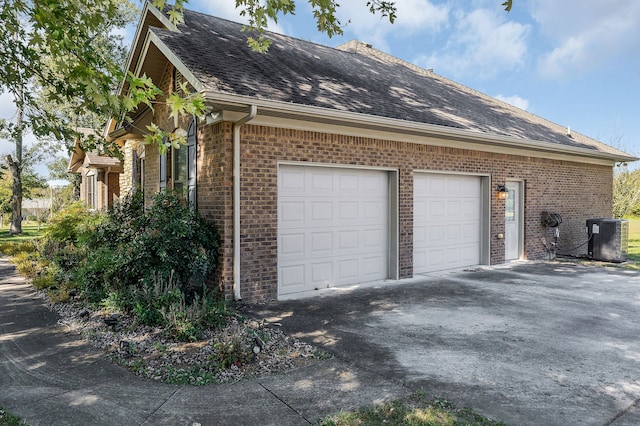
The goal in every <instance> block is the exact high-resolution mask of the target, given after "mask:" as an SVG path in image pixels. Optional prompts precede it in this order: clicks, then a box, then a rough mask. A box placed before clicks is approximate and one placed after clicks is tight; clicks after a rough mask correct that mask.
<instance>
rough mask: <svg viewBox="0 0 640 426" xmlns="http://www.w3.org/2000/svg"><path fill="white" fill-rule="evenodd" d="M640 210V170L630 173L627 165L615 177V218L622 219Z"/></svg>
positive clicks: (621, 167) (620, 168)
mask: <svg viewBox="0 0 640 426" xmlns="http://www.w3.org/2000/svg"><path fill="white" fill-rule="evenodd" d="M639 209H640V170H633V171H629V167H628V166H627V165H626V164H620V165H618V166H617V167H616V170H615V172H614V175H613V217H617V218H621V217H624V216H628V215H630V214H632V213H636V212H638V210H639Z"/></svg>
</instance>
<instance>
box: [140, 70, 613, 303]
mask: <svg viewBox="0 0 640 426" xmlns="http://www.w3.org/2000/svg"><path fill="white" fill-rule="evenodd" d="M180 78H182V77H181V76H179V75H178V74H176V73H175V72H174V71H173V68H172V67H171V66H169V67H168V68H167V70H166V72H165V75H164V77H163V80H162V83H161V84H160V87H161V88H162V89H163V90H165V92H169V91H170V89H171V88H172V87H173V86H174V81H175V80H176V79H180ZM160 101H161V100H160ZM154 122H156V123H158V124H159V125H160V126H161V127H163V128H165V130H172V129H173V126H174V124H173V121H172V120H170V119H169V118H168V111H167V109H166V107H165V106H163V105H162V104H159V105H157V107H156V112H155V117H154ZM180 125H181V126H183V127H184V128H186V125H187V123H186V122H185V123H182V122H181V123H180ZM241 140H242V143H241V155H242V169H241V177H240V179H241V211H242V215H241V238H242V241H241V244H240V245H241V253H240V255H241V260H242V270H241V279H242V282H241V288H242V296H243V298H244V299H245V300H248V301H263V300H270V299H275V298H276V297H277V279H278V276H277V164H278V161H296V162H315V163H324V164H331V165H336V166H340V165H357V166H371V167H384V168H391V169H397V170H398V177H399V206H398V207H399V240H400V241H399V244H400V247H399V250H400V253H399V258H400V259H399V261H400V262H399V268H400V275H401V277H402V278H406V277H410V276H412V274H413V265H412V262H413V173H414V170H434V171H445V172H446V171H451V172H462V173H469V174H480V175H489V176H491V188H490V191H491V206H490V207H491V214H490V221H491V235H490V246H491V247H490V260H491V263H492V264H497V263H502V262H503V261H504V240H501V239H498V238H497V234H499V233H504V208H505V201H504V200H499V199H498V198H497V197H496V191H495V186H496V184H504V182H505V181H506V180H507V179H514V180H521V181H522V182H523V188H524V194H523V195H524V204H525V210H524V222H525V235H524V251H525V257H526V258H528V259H543V258H545V257H546V255H547V251H546V249H545V233H544V230H545V228H544V227H543V226H542V225H541V221H540V215H541V213H542V212H543V211H553V212H557V213H560V214H561V215H562V217H563V219H564V222H563V223H562V225H561V226H560V240H559V246H560V249H561V251H562V250H565V251H566V250H567V249H571V248H573V247H576V246H579V245H580V244H581V243H584V242H586V234H585V232H584V228H585V221H586V219H587V218H592V217H610V216H611V200H612V168H611V167H609V166H598V165H589V164H582V163H575V162H569V161H559V160H549V159H543V158H535V157H526V156H514V155H507V154H494V153H486V152H479V151H471V150H461V149H456V148H446V147H436V146H428V145H417V144H410V143H405V142H393V141H383V140H376V139H370V138H358V137H351V136H341V135H333V134H327V133H321V132H312V131H299V130H291V129H278V128H271V127H264V126H255V125H251V124H250V123H248V124H245V125H243V126H242V128H241ZM197 150H198V151H197V171H198V178H197V188H198V189H197V206H198V210H199V212H200V213H201V214H202V215H203V217H204V218H205V219H206V220H208V221H210V222H213V223H215V224H216V226H217V228H218V230H219V232H220V236H221V238H222V243H221V247H220V249H219V255H220V263H219V269H218V271H217V273H216V275H215V276H214V277H213V282H214V283H215V285H219V286H220V287H221V288H223V289H224V292H225V294H226V295H227V296H228V297H231V296H232V295H233V262H232V260H233V170H232V167H233V166H232V160H233V140H232V124H231V123H226V122H223V123H216V124H211V125H205V124H203V123H199V125H198V148H197ZM145 171H146V173H145V199H146V201H147V203H149V202H150V197H152V196H153V194H154V193H155V192H157V191H158V189H159V152H158V148H157V147H155V146H147V147H146V154H145ZM571 253H572V254H580V253H586V246H583V247H579V248H576V249H575V250H573V251H571Z"/></svg>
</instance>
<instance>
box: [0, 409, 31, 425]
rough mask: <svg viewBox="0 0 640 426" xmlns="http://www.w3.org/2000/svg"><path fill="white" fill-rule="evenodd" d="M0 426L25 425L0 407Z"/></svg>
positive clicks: (18, 418)
mask: <svg viewBox="0 0 640 426" xmlns="http://www.w3.org/2000/svg"><path fill="white" fill-rule="evenodd" d="M0 426H26V423H25V422H24V421H22V420H21V419H20V417H18V416H16V415H13V414H11V413H9V412H7V411H6V410H5V409H4V408H2V407H0Z"/></svg>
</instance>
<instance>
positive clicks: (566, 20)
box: [531, 0, 640, 78]
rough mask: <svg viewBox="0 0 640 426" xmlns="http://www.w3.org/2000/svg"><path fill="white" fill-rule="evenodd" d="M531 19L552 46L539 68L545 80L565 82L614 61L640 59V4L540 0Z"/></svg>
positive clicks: (532, 5) (594, 0)
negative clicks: (552, 79)
mask: <svg viewBox="0 0 640 426" xmlns="http://www.w3.org/2000/svg"><path fill="white" fill-rule="evenodd" d="M531 15H532V16H533V19H534V20H535V21H536V22H537V24H538V25H539V27H540V32H541V33H542V34H543V35H544V36H545V37H547V38H548V39H549V40H550V41H551V43H552V44H553V47H552V48H551V50H550V51H547V52H546V53H545V54H544V55H543V56H542V58H541V59H540V61H539V64H538V70H539V72H540V73H541V74H542V75H544V76H547V77H554V78H563V77H567V76H571V75H575V74H576V73H583V72H588V71H590V70H593V69H597V68H598V67H599V66H600V65H601V64H603V63H605V62H609V61H610V60H611V59H612V58H619V59H624V57H625V56H627V57H629V58H631V60H633V61H637V57H638V56H639V55H640V45H639V44H638V39H640V26H639V25H638V22H640V2H637V1H634V2H625V4H624V5H612V4H611V2H610V1H608V0H591V1H586V2H585V1H584V0H563V1H557V0H538V1H536V2H532V3H531Z"/></svg>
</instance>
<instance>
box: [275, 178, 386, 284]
mask: <svg viewBox="0 0 640 426" xmlns="http://www.w3.org/2000/svg"><path fill="white" fill-rule="evenodd" d="M388 198H389V189H388V174H387V172H384V171H378V170H359V169H341V168H331V167H314V166H297V165H281V166H280V168H279V172H278V295H280V296H282V295H286V294H291V293H297V292H301V291H308V290H314V289H320V288H326V287H333V286H341V285H347V284H355V283H362V282H370V281H377V280H382V279H385V278H387V276H388V238H389V237H388V233H389V225H388V222H389V219H388V216H389V212H388V210H389V208H388Z"/></svg>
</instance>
